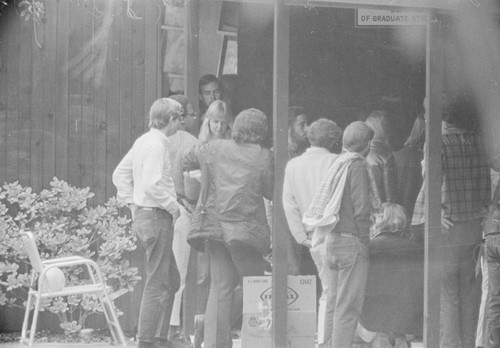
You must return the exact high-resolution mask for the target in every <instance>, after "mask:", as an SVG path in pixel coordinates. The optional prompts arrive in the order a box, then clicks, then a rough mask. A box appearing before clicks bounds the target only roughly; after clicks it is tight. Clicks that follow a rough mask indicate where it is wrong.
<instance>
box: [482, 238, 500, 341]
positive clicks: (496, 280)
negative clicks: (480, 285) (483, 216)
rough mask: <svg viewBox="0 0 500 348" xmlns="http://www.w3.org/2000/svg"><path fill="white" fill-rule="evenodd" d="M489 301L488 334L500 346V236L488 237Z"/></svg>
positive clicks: (486, 250)
mask: <svg viewBox="0 0 500 348" xmlns="http://www.w3.org/2000/svg"><path fill="white" fill-rule="evenodd" d="M485 255H486V261H487V263H488V284H489V300H488V305H487V308H488V309H487V313H488V314H487V318H488V332H490V333H491V335H492V337H493V338H494V339H495V341H496V342H495V343H497V344H499V343H500V342H498V341H499V340H498V338H500V234H495V235H489V236H486V248H485ZM497 346H498V345H497Z"/></svg>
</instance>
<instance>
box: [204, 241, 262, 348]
mask: <svg viewBox="0 0 500 348" xmlns="http://www.w3.org/2000/svg"><path fill="white" fill-rule="evenodd" d="M207 252H209V253H210V275H211V280H210V293H209V295H208V303H207V311H206V314H205V343H204V347H205V348H228V347H231V346H232V341H231V338H230V331H231V309H232V305H233V292H234V289H235V288H236V287H237V286H238V284H239V283H240V281H241V280H242V277H246V276H262V275H264V259H263V258H262V255H261V254H259V253H258V252H257V251H256V250H254V249H252V248H250V247H247V246H245V245H241V246H234V247H230V248H229V247H227V246H226V245H225V244H223V243H221V242H216V241H209V242H208V244H207Z"/></svg>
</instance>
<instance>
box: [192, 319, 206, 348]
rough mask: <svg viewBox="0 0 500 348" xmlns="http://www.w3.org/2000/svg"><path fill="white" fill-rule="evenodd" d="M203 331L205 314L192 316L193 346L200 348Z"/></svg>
mask: <svg viewBox="0 0 500 348" xmlns="http://www.w3.org/2000/svg"><path fill="white" fill-rule="evenodd" d="M204 332H205V315H204V314H197V315H195V316H194V342H193V348H201V343H202V342H203V338H204Z"/></svg>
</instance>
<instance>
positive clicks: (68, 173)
mask: <svg viewBox="0 0 500 348" xmlns="http://www.w3.org/2000/svg"><path fill="white" fill-rule="evenodd" d="M11 3H12V4H11V5H9V6H8V7H6V8H4V9H3V11H2V13H1V14H0V184H3V183H4V182H14V181H19V182H20V183H21V184H22V185H28V186H31V187H32V188H33V190H34V191H36V192H39V191H40V190H41V189H43V188H47V187H48V186H49V183H50V181H51V180H52V178H53V177H54V176H57V177H58V178H59V179H63V180H65V181H67V182H69V183H70V184H71V185H75V186H77V187H90V189H91V191H92V192H94V193H95V200H94V202H93V203H94V204H101V203H103V202H105V201H106V200H107V199H108V198H109V197H110V196H113V195H115V194H116V190H115V188H114V186H113V184H112V182H111V174H112V171H113V170H114V168H115V167H116V165H117V164H118V161H119V160H120V159H121V157H122V156H123V155H124V154H125V153H126V151H127V150H128V149H129V148H130V146H131V144H132V142H133V140H134V139H135V138H136V137H137V136H138V135H140V134H141V133H143V132H144V131H145V125H146V122H145V120H146V117H147V111H148V110H149V107H150V105H151V103H152V102H153V101H154V100H155V99H156V98H157V97H158V96H159V95H160V91H159V87H158V86H159V77H160V74H159V73H160V68H159V67H160V52H159V49H160V46H159V42H160V40H159V24H160V21H161V13H162V8H161V7H160V5H161V2H160V1H155V0H143V1H136V2H134V3H133V8H132V9H133V11H134V12H135V15H136V16H137V17H140V19H131V18H130V17H128V16H126V11H127V8H126V2H124V1H122V0H92V1H81V0H50V1H44V5H45V15H44V17H43V19H42V21H41V22H40V23H39V24H37V25H36V37H37V39H38V41H39V42H40V43H41V44H42V45H43V47H42V48H39V47H38V46H37V44H36V42H35V32H34V27H33V22H32V21H25V20H24V18H21V17H20V16H19V12H20V11H19V9H17V8H16V6H17V2H14V1H12V2H11ZM106 11H111V12H112V15H113V16H112V17H110V18H111V19H112V21H111V22H107V21H106V16H105V13H106ZM103 25H105V26H106V25H109V31H107V33H108V35H107V36H106V35H105V36H101V35H102V33H101V32H100V29H101V28H102V26H103ZM89 42H90V43H94V45H89ZM85 52H87V53H88V54H87V55H84V54H83V53H85ZM79 58H84V59H83V60H82V59H79ZM82 62H83V64H81V63H82ZM141 260H142V255H139V253H137V255H131V261H132V263H133V264H134V265H136V266H139V267H142V262H141ZM141 288H142V286H141V284H139V286H137V287H136V291H135V292H134V294H133V295H132V296H130V295H126V296H124V298H121V299H120V300H119V306H120V308H121V309H122V310H123V312H124V313H125V316H124V317H123V318H122V324H123V326H124V329H125V330H133V329H134V327H135V325H136V324H135V323H136V318H135V317H136V314H137V313H135V312H137V309H138V306H139V303H138V301H139V299H138V295H137V294H139V295H140V293H141V290H142V289H141ZM1 311H2V312H3V313H5V309H2V310H1ZM1 316H2V315H0V317H1ZM9 317H10V316H9ZM10 318H11V317H10ZM1 321H2V320H1V318H0V324H2V323H1ZM21 321H22V318H21ZM7 324H8V327H6V326H5V325H7ZM18 325H19V329H20V324H19V323H13V322H12V321H9V320H7V322H3V325H1V326H0V331H2V326H3V329H6V328H7V329H8V328H10V329H13V328H15V327H16V326H18ZM42 325H43V326H47V323H46V322H45V323H44V324H42ZM48 326H51V325H50V323H49V325H48Z"/></svg>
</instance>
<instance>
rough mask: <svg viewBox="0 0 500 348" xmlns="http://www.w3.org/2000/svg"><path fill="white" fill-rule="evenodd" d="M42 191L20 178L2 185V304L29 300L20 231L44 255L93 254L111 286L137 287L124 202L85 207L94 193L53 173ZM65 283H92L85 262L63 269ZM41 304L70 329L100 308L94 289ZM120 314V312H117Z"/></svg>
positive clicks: (27, 267)
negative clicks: (32, 238) (21, 182)
mask: <svg viewBox="0 0 500 348" xmlns="http://www.w3.org/2000/svg"><path fill="white" fill-rule="evenodd" d="M50 186H51V188H50V189H47V190H43V191H42V192H40V193H39V194H36V193H34V192H32V190H31V188H30V187H23V186H21V185H19V184H18V183H17V182H15V183H6V184H4V186H3V187H2V188H1V189H0V306H14V307H21V308H22V307H24V306H26V298H27V290H28V286H29V271H30V268H31V267H30V264H29V260H28V258H27V255H26V254H25V252H24V249H23V245H22V242H21V241H20V238H19V235H20V233H21V232H22V231H23V230H27V231H31V232H32V233H33V235H34V236H35V238H36V240H37V244H38V249H39V251H40V255H41V257H42V259H51V258H56V257H64V256H74V255H79V256H84V257H87V258H92V259H93V260H95V261H96V262H97V264H98V265H99V266H100V268H101V271H102V273H103V277H104V278H105V281H106V282H107V284H108V285H109V286H111V287H112V288H113V290H115V291H117V290H119V289H126V290H128V291H133V289H134V285H135V284H136V283H137V282H138V281H139V280H140V279H141V278H140V276H138V270H137V268H135V267H130V264H129V261H128V260H127V258H126V256H127V253H128V252H130V251H132V250H134V249H135V248H136V245H135V238H134V237H133V236H132V235H131V233H130V226H129V223H130V220H129V219H127V217H125V216H121V215H120V214H119V211H120V208H121V204H120V203H119V202H118V201H117V200H116V198H111V199H110V200H109V201H108V202H107V203H106V204H104V205H103V206H97V207H95V208H92V207H87V201H88V199H90V198H92V197H93V196H94V194H93V193H91V192H90V190H89V188H84V189H79V188H75V187H73V186H70V185H68V184H67V183H66V182H64V181H62V180H58V179H57V178H54V179H53V180H52V182H51V183H50ZM63 271H64V272H65V275H66V284H67V285H74V284H85V283H88V282H89V280H88V275H86V272H84V269H83V268H82V267H76V266H75V267H72V268H66V269H63ZM41 310H48V311H50V312H52V313H55V314H56V315H57V316H58V317H59V319H60V321H61V327H62V328H63V329H65V331H66V332H67V333H71V332H78V331H79V330H80V329H82V328H84V327H85V320H86V318H87V317H88V316H89V315H90V314H92V313H99V312H102V308H101V305H100V303H99V301H98V299H97V297H96V296H95V295H83V296H81V295H80V296H68V297H66V298H55V299H52V300H47V301H46V302H44V303H43V304H42V308H41ZM119 314H121V313H119Z"/></svg>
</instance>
